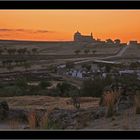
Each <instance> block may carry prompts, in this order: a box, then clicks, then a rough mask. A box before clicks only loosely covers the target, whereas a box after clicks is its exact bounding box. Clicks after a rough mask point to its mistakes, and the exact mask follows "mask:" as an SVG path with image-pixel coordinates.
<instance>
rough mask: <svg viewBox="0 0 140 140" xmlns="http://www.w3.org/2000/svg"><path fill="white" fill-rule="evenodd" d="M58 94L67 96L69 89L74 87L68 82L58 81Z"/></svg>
mask: <svg viewBox="0 0 140 140" xmlns="http://www.w3.org/2000/svg"><path fill="white" fill-rule="evenodd" d="M56 88H57V90H58V92H59V93H60V94H59V95H60V96H69V91H70V90H72V89H73V88H74V87H73V86H72V85H71V84H69V83H68V82H62V83H58V84H57V86H56Z"/></svg>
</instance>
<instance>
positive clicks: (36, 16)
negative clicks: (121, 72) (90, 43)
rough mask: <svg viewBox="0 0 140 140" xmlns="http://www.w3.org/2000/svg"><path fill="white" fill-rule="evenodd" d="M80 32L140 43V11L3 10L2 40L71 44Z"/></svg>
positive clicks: (0, 26)
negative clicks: (77, 32) (69, 42)
mask: <svg viewBox="0 0 140 140" xmlns="http://www.w3.org/2000/svg"><path fill="white" fill-rule="evenodd" d="M77 30H78V31H79V32H81V34H83V35H90V33H91V32H92V33H93V37H94V38H95V39H97V38H99V39H101V40H106V39H108V38H111V39H113V40H114V39H118V38H119V39H120V40H121V41H122V42H128V41H129V40H138V41H139V42H140V10H0V39H8V40H35V41H72V40H73V34H74V33H75V32H76V31H77Z"/></svg>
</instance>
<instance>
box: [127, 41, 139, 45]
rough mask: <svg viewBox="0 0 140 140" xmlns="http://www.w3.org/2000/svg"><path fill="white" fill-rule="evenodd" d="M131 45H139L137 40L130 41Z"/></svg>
mask: <svg viewBox="0 0 140 140" xmlns="http://www.w3.org/2000/svg"><path fill="white" fill-rule="evenodd" d="M129 45H138V42H137V41H129Z"/></svg>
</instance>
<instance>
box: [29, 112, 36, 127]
mask: <svg viewBox="0 0 140 140" xmlns="http://www.w3.org/2000/svg"><path fill="white" fill-rule="evenodd" d="M28 123H29V127H30V129H35V128H36V113H35V111H31V112H29V114H28Z"/></svg>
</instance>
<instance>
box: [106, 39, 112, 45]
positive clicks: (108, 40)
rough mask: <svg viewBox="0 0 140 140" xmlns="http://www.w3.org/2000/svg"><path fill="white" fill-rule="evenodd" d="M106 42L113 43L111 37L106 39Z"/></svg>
mask: <svg viewBox="0 0 140 140" xmlns="http://www.w3.org/2000/svg"><path fill="white" fill-rule="evenodd" d="M106 42H107V43H109V44H113V43H114V42H113V40H112V39H106Z"/></svg>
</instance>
